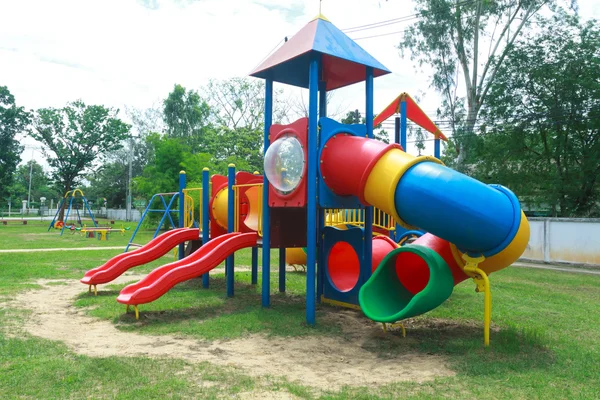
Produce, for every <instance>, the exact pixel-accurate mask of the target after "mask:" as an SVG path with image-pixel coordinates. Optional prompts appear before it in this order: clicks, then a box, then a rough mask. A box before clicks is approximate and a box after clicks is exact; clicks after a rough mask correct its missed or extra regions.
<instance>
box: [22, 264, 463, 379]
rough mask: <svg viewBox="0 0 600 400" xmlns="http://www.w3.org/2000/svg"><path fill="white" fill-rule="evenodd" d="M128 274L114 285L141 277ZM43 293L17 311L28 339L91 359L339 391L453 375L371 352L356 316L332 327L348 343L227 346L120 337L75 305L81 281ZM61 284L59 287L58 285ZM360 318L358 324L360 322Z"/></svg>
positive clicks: (260, 340)
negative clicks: (169, 365)
mask: <svg viewBox="0 0 600 400" xmlns="http://www.w3.org/2000/svg"><path fill="white" fill-rule="evenodd" d="M139 278H140V277H139V276H133V275H125V276H122V277H121V278H120V279H119V280H118V281H117V282H125V281H131V280H133V279H139ZM37 283H38V284H39V285H41V289H38V290H33V291H28V292H23V293H21V294H20V295H19V296H18V297H17V298H16V299H15V300H14V304H12V305H14V306H16V307H18V308H24V309H29V310H31V311H32V313H31V316H30V317H29V318H28V319H27V320H26V321H25V325H24V328H25V330H26V331H27V332H29V333H30V334H32V335H35V336H38V337H42V338H46V339H50V340H58V341H61V342H64V343H65V344H66V345H67V346H69V347H70V348H71V349H72V350H73V351H74V352H77V353H80V354H85V355H88V356H92V357H109V356H147V357H173V358H180V359H184V360H188V361H190V362H203V361H208V362H211V363H214V364H216V365H219V366H227V367H234V368H237V369H241V372H243V373H245V374H248V375H250V376H263V375H269V376H284V377H286V378H287V379H288V380H290V381H296V382H298V383H302V384H304V385H307V386H310V387H313V388H315V389H320V390H323V389H333V390H335V389H339V388H341V387H342V386H344V385H349V386H363V385H380V384H386V383H391V382H397V381H418V382H422V381H426V380H430V379H434V378H437V377H444V376H452V375H453V374H454V373H453V372H452V371H451V370H450V369H448V368H447V367H446V360H445V359H444V358H443V357H439V356H434V355H423V354H412V353H408V354H402V355H399V356H397V355H394V356H389V357H388V356H385V354H383V355H382V354H381V353H377V352H375V351H371V350H370V349H373V344H372V343H373V342H374V341H376V340H383V339H385V340H405V339H402V338H401V337H399V336H398V335H391V337H390V336H389V334H388V337H385V338H384V337H383V335H384V333H383V332H382V330H381V329H380V328H379V327H377V326H375V325H370V324H366V323H365V321H364V318H361V317H360V316H359V315H358V314H357V313H356V312H352V311H344V310H341V311H340V312H339V313H335V314H333V315H335V317H334V319H337V321H323V322H322V323H342V326H344V329H348V331H347V332H346V333H348V335H346V336H347V338H346V339H345V338H332V337H322V336H321V337H307V338H287V339H286V338H265V337H262V336H260V335H252V336H249V337H244V338H242V339H236V340H229V341H212V342H211V341H203V340H197V339H190V338H182V337H175V336H170V335H162V336H147V335H141V334H137V333H134V332H122V331H120V330H118V329H117V328H115V326H114V325H113V324H112V323H111V322H108V321H102V320H98V319H95V318H92V317H89V316H87V315H85V313H84V311H83V310H81V309H80V308H78V307H74V306H73V302H74V298H75V297H76V296H77V295H79V294H80V293H81V292H82V291H86V290H87V288H85V287H84V286H83V285H81V283H79V282H78V281H65V280H61V281H57V280H40V281H38V282H37ZM58 283H60V284H58ZM359 318H360V320H359Z"/></svg>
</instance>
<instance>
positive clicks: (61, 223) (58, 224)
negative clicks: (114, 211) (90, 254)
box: [48, 189, 98, 236]
mask: <svg viewBox="0 0 600 400" xmlns="http://www.w3.org/2000/svg"><path fill="white" fill-rule="evenodd" d="M78 194H79V197H78V196H77V195H78ZM67 201H68V202H69V207H68V208H67V211H66V212H65V214H64V218H63V219H62V220H60V219H59V216H60V212H61V210H63V207H64V206H65V204H66V203H67ZM80 208H83V210H84V214H85V211H86V210H87V212H88V214H89V216H90V219H91V220H92V222H93V224H94V227H98V223H97V222H96V220H95V219H94V213H93V212H92V209H91V208H90V205H89V203H88V201H87V199H86V197H85V195H84V194H83V191H82V190H81V189H74V190H69V191H68V192H67V193H65V195H64V196H63V198H62V199H61V200H60V203H59V205H58V207H57V208H56V214H54V218H53V219H52V222H50V225H49V226H48V230H50V229H52V228H56V229H60V235H61V236H62V234H63V233H64V231H65V228H67V226H69V225H68V221H69V216H70V215H71V212H72V211H73V210H74V211H75V213H76V215H77V219H76V220H75V221H76V222H77V223H78V224H79V226H80V227H83V222H82V221H81V214H80V212H79V209H80ZM70 226H72V227H73V228H74V227H75V223H73V224H72V225H70Z"/></svg>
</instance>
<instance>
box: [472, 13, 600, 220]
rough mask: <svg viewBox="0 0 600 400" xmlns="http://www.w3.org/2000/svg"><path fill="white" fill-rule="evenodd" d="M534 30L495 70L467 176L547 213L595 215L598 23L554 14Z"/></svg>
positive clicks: (599, 151) (599, 124)
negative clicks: (505, 188)
mask: <svg viewBox="0 0 600 400" xmlns="http://www.w3.org/2000/svg"><path fill="white" fill-rule="evenodd" d="M538 26H539V28H540V30H541V31H540V32H539V33H538V34H535V35H530V36H528V37H527V38H525V39H524V40H523V41H522V42H521V43H519V44H518V45H515V46H514V49H513V50H512V52H511V56H510V57H509V58H508V59H507V61H506V62H505V63H504V65H503V66H502V67H501V68H500V69H499V71H498V75H497V78H496V83H495V85H494V87H493V88H492V90H491V91H490V93H489V99H488V100H489V101H488V109H487V110H486V122H487V124H489V125H487V126H486V125H484V126H483V130H484V132H485V133H487V134H484V135H483V136H482V137H481V138H477V139H475V140H472V142H473V143H474V144H475V147H474V149H475V151H476V152H477V153H478V156H479V158H481V159H485V162H482V163H475V162H474V165H475V171H476V173H477V175H478V176H480V177H481V178H483V179H485V180H493V181H496V182H500V183H503V184H506V185H508V186H510V187H511V188H514V189H515V190H516V191H517V193H518V194H519V195H520V196H522V197H523V198H524V199H525V200H527V201H529V202H531V203H533V204H539V203H546V205H547V206H549V207H550V208H551V209H552V210H553V212H554V214H555V215H560V216H584V217H585V216H599V215H600V208H599V207H598V203H597V201H598V199H599V198H600V195H599V193H598V176H599V175H600V163H599V160H600V82H599V81H598V71H599V70H600V53H599V52H598V49H599V48H600V24H599V23H598V22H597V21H593V20H592V21H589V22H587V23H585V24H582V23H580V22H579V21H578V19H577V18H575V17H572V16H569V15H567V14H566V13H563V12H559V13H557V14H555V16H554V17H553V18H550V19H539V23H538Z"/></svg>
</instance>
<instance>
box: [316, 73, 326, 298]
mask: <svg viewBox="0 0 600 400" xmlns="http://www.w3.org/2000/svg"><path fill="white" fill-rule="evenodd" d="M326 116H327V82H325V81H321V82H319V118H322V117H326ZM319 145H320V144H319ZM317 205H318V202H317ZM317 212H318V214H319V215H318V219H317V224H318V225H317V243H318V247H317V252H318V253H317V266H318V270H317V303H319V304H320V303H321V297H322V296H323V279H324V277H325V270H324V268H323V267H321V266H323V265H325V263H324V257H325V254H324V250H325V248H324V245H323V234H324V229H325V209H323V208H320V207H319V208H318V211H317Z"/></svg>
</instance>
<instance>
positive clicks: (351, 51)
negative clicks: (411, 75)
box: [313, 19, 390, 72]
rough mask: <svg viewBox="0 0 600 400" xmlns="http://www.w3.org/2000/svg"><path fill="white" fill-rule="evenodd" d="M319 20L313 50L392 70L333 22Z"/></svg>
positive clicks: (368, 65) (383, 69)
mask: <svg viewBox="0 0 600 400" xmlns="http://www.w3.org/2000/svg"><path fill="white" fill-rule="evenodd" d="M318 22H319V25H317V32H316V34H315V41H314V43H313V50H316V51H319V52H321V53H323V54H329V55H331V56H334V57H338V58H342V59H344V60H348V61H352V62H355V63H357V64H362V65H365V66H367V67H373V68H377V69H380V70H382V71H386V72H390V70H388V69H387V68H386V67H385V66H384V65H383V64H381V63H380V62H379V61H377V60H376V59H375V58H374V57H373V56H371V55H370V54H369V53H367V52H366V51H365V50H364V49H363V48H362V47H360V46H359V45H358V44H356V42H355V41H354V40H352V39H350V38H349V37H348V36H346V34H345V33H343V32H342V31H341V30H339V29H338V28H337V27H336V26H335V25H333V24H332V23H331V22H329V21H325V20H322V19H321V20H319V21H318Z"/></svg>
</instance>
